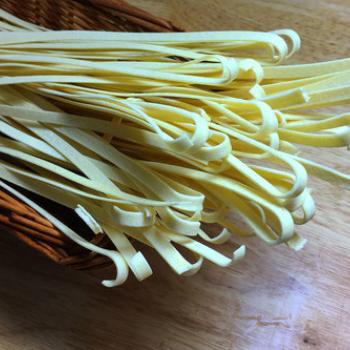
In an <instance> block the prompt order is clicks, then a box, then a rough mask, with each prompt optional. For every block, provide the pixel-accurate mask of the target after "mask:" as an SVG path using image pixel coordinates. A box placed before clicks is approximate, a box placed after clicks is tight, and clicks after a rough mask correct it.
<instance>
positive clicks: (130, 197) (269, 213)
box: [0, 11, 350, 287]
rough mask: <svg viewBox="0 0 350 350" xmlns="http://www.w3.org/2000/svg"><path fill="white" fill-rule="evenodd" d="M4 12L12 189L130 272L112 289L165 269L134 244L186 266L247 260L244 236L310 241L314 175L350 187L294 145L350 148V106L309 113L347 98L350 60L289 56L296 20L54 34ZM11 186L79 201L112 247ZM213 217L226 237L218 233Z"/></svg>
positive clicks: (187, 271)
mask: <svg viewBox="0 0 350 350" xmlns="http://www.w3.org/2000/svg"><path fill="white" fill-rule="evenodd" d="M0 17H1V22H0V28H1V34H0V153H1V155H2V157H1V160H0V178H1V179H2V180H4V181H5V182H4V181H1V182H0V186H2V187H4V188H5V189H6V190H8V191H10V192H11V193H13V194H14V195H15V196H17V197H18V198H20V199H21V200H23V201H24V202H26V203H27V204H29V205H30V206H32V207H33V208H34V209H35V210H37V211H38V212H39V213H40V214H41V215H42V216H44V217H46V218H47V219H48V220H50V221H51V222H52V223H53V224H54V225H55V226H56V227H57V228H58V229H59V230H61V231H62V232H63V233H64V234H66V235H67V236H68V237H70V238H71V239H72V240H73V241H75V242H76V243H77V244H80V245H82V246H83V247H85V248H87V249H89V250H92V251H95V252H97V253H99V254H102V255H105V256H107V257H109V258H111V259H112V260H113V262H114V264H115V266H116V268H117V275H116V278H115V279H114V280H107V281H103V284H104V285H106V286H109V287H110V286H116V285H119V284H121V283H123V282H124V281H125V280H126V279H127V277H128V273H129V270H131V271H132V273H133V274H134V275H135V276H136V278H137V279H138V280H140V281H141V280H143V279H145V278H147V277H148V276H150V275H151V274H152V268H151V266H150V264H149V263H148V261H147V260H146V258H145V257H144V255H143V253H142V251H138V250H136V249H135V247H134V245H133V242H135V241H139V242H141V243H142V244H144V245H148V246H150V247H152V248H153V249H154V250H156V251H157V252H158V253H159V254H160V255H161V257H162V258H163V259H164V260H165V261H166V262H167V263H168V264H169V265H170V267H171V268H172V269H173V270H174V271H175V272H176V273H178V274H183V275H191V274H193V273H196V272H197V271H198V270H199V269H200V267H201V265H202V263H203V261H204V260H209V261H211V262H213V263H214V264H217V265H219V266H228V265H230V264H231V263H233V262H235V261H238V260H240V259H241V258H242V257H243V256H244V255H245V246H244V245H241V246H239V247H238V248H236V249H235V250H234V251H233V254H232V256H230V257H227V256H225V255H223V254H222V253H220V252H219V250H218V249H216V248H215V245H216V246H217V247H219V245H222V244H224V243H226V242H227V243H226V244H229V243H228V240H230V239H231V241H233V242H235V239H236V238H237V237H239V236H242V237H247V236H258V237H259V238H261V239H262V240H264V241H265V242H266V243H267V244H271V245H274V244H278V243H286V244H287V245H288V246H289V247H291V248H293V249H296V250H298V249H300V248H301V247H302V246H303V245H304V243H305V240H304V239H303V238H301V237H300V236H299V235H298V234H297V232H296V225H302V224H304V223H306V222H308V221H309V220H310V219H311V218H312V216H313V214H314V211H315V206H314V202H313V199H312V197H311V192H310V189H309V188H308V187H307V182H308V173H311V174H313V175H316V176H319V177H320V178H323V179H326V180H327V181H331V182H334V183H336V184H338V185H340V186H343V187H344V188H349V184H350V177H349V175H346V174H342V173H340V172H338V171H336V170H334V169H331V168H328V167H326V166H324V165H320V164H317V163H315V162H312V161H310V160H306V159H304V158H302V157H301V156H300V154H299V150H298V148H297V147H296V146H295V144H303V145H310V146H317V147H343V146H349V143H350V132H349V130H350V129H349V124H350V114H349V113H344V114H341V115H332V114H329V113H328V114H322V113H314V112H310V111H308V110H311V109H313V110H314V109H316V108H321V107H327V106H334V105H339V104H345V103H348V102H349V99H350V84H349V81H350V79H349V78H350V59H343V60H339V61H332V62H323V63H316V64H306V65H281V63H282V62H284V61H285V60H286V59H288V58H289V57H290V56H291V55H293V54H294V53H295V52H296V51H297V50H298V49H299V47H300V40H299V37H298V35H297V34H296V33H295V32H294V31H291V30H279V31H275V32H270V33H261V32H237V31H228V32H198V33H161V34H159V33H112V32H87V31H47V30H45V29H43V28H39V27H37V26H34V25H32V24H29V23H26V22H23V21H21V20H19V19H17V18H15V17H13V16H11V15H9V14H8V13H6V12H3V11H1V12H0ZM288 43H289V44H288ZM5 156H6V157H5ZM11 183H13V184H16V185H18V186H20V187H22V188H24V189H26V190H29V191H31V192H34V193H37V194H40V195H41V196H43V197H46V198H49V199H50V200H53V201H55V202H57V203H60V204H61V205H64V206H66V207H69V208H72V209H74V210H75V212H76V214H77V220H79V218H80V219H82V220H84V221H85V223H86V224H87V225H88V226H89V227H90V228H91V230H92V231H93V232H94V233H95V234H97V233H101V232H105V233H106V234H107V235H108V236H109V238H110V239H111V241H112V242H113V244H114V246H115V250H108V249H103V248H100V247H98V246H96V245H93V244H91V243H89V242H87V241H86V240H85V239H84V238H82V237H81V236H80V235H79V234H78V233H77V232H74V231H72V230H71V229H70V228H69V227H67V226H66V225H65V224H64V223H62V222H61V221H60V220H58V219H57V218H55V217H54V216H53V215H52V214H51V213H49V212H47V211H46V210H45V209H44V208H41V207H40V206H39V205H38V204H36V203H34V202H33V201H32V200H31V199H29V198H27V197H25V196H24V195H23V194H21V193H19V192H18V191H17V190H15V189H14V188H12V187H11V185H10V184H11ZM230 213H235V215H237V216H238V217H240V218H241V219H242V221H243V222H244V223H245V224H244V225H243V226H242V225H240V224H238V222H232V220H231V221H230V220H229V219H228V215H229V214H230ZM214 223H215V224H218V225H220V227H221V231H220V232H219V233H218V234H217V235H216V236H213V235H211V234H209V233H208V232H206V229H205V227H206V225H210V224H214ZM202 224H204V225H202ZM179 246H182V248H183V249H186V250H187V251H189V253H191V254H192V255H193V259H191V260H188V258H186V257H185V256H184V255H183V254H182V250H181V251H180V250H179V248H177V247H179ZM186 256H187V255H186Z"/></svg>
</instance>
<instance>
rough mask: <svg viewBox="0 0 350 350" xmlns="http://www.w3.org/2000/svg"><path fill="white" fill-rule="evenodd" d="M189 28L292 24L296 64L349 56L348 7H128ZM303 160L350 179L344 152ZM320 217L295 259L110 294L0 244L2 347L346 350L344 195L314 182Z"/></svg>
mask: <svg viewBox="0 0 350 350" xmlns="http://www.w3.org/2000/svg"><path fill="white" fill-rule="evenodd" d="M132 3H134V4H137V5H139V6H142V7H144V8H145V9H147V10H150V11H152V12H153V13H156V14H160V15H162V16H164V17H167V18H169V19H171V20H173V21H174V22H176V23H177V24H179V25H181V26H183V27H185V28H186V29H188V30H191V29H192V30H209V29H245V30H272V29H274V28H285V27H290V28H294V29H296V30H297V31H298V32H299V33H300V35H301V37H302V40H303V48H302V51H301V53H300V54H299V55H298V60H299V61H300V62H301V61H303V62H305V61H313V60H326V59H332V58H340V57H346V56H350V29H349V28H350V2H349V0H337V1H335V0H332V1H326V0H307V1H306V0H294V1H288V0H278V1H277V0H276V1H271V0H270V1H263V0H261V1H258V0H252V1H249V0H241V1H237V0H222V1H212V0H205V1H204V0H202V1H196V0H162V1H157V0H148V1H146V0H143V1H142V0H133V1H132ZM309 154H310V157H312V158H313V159H317V160H320V161H323V162H325V163H328V164H333V165H334V166H335V167H336V168H338V169H341V170H344V171H348V172H349V171H350V160H349V154H346V151H344V150H340V151H338V150H336V151H335V150H333V151H330V150H322V152H321V151H317V150H316V151H315V150H314V151H312V152H310V153H309ZM312 187H313V189H314V196H315V198H316V200H317V204H318V213H317V215H316V217H315V219H314V221H313V222H312V223H309V224H307V225H306V226H305V227H302V228H301V229H300V232H301V233H302V234H303V235H304V236H305V237H306V238H307V239H308V240H309V243H308V245H307V246H306V247H305V249H304V250H302V251H301V252H298V253H295V252H293V251H290V250H288V249H287V248H286V247H284V246H279V247H275V248H271V247H270V248H269V247H266V245H264V244H263V243H261V242H258V241H256V242H254V243H252V245H251V246H250V249H249V251H248V254H247V258H246V259H245V261H244V262H242V263H241V264H239V265H237V266H234V267H231V268H226V269H221V268H218V267H216V266H212V265H210V264H207V265H206V266H205V267H204V268H203V270H202V271H201V272H200V273H199V274H198V275H196V276H194V277H191V278H188V277H187V278H186V277H182V278H181V277H177V276H175V275H174V274H173V273H172V272H171V271H169V269H168V268H167V266H165V264H164V263H161V262H159V263H157V265H159V266H158V267H157V269H156V271H155V274H154V276H153V277H152V278H150V279H148V280H146V281H145V282H144V283H142V284H141V283H138V282H136V281H134V280H130V281H129V282H127V284H126V285H124V286H122V287H119V288H117V289H106V288H104V287H102V286H101V285H100V284H99V283H98V281H96V280H93V279H92V278H91V277H90V276H87V275H85V274H84V273H79V272H75V271H71V270H68V269H66V268H63V267H60V266H56V265H54V264H53V263H50V262H48V261H47V260H46V259H45V258H43V257H41V256H38V255H36V254H35V253H34V252H32V251H30V249H27V248H26V247H23V246H21V245H19V244H17V242H15V241H14V240H12V239H8V238H7V237H6V235H5V234H3V238H2V239H1V240H0V249H1V254H0V276H1V283H0V349H1V350H17V349H21V350H22V349H23V350H47V349H52V350H75V349H82V350H96V349H98V350H100V349H101V350H112V349H113V350H129V349H130V350H156V349H159V350H189V349H192V350H214V349H215V350H219V349H220V350H229V349H230V350H231V349H232V350H233V349H234V350H265V349H269V350H274V349H276V350H283V349H284V350H292V349H293V350H294V349H305V350H307V349H324V350H330V349H331V350H348V349H350V208H349V203H350V201H349V198H350V195H349V192H347V193H346V192H345V191H343V190H340V189H337V188H334V187H332V186H330V185H328V184H325V183H323V182H321V181H317V180H313V181H312Z"/></svg>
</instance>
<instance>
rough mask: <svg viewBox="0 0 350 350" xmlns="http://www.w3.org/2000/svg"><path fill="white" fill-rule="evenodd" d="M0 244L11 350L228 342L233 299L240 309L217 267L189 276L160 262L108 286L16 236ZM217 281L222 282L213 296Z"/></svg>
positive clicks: (4, 329)
mask: <svg viewBox="0 0 350 350" xmlns="http://www.w3.org/2000/svg"><path fill="white" fill-rule="evenodd" d="M0 249H1V252H2V253H1V255H0V276H1V286H0V314H1V320H0V323H1V324H0V334H1V337H2V338H4V339H6V342H8V344H9V345H8V349H17V348H18V349H22V348H23V349H32V348H33V349H35V350H41V349H45V350H46V349H48V348H50V349H53V350H65V349H84V350H89V349H92V350H93V349H107V350H108V349H121V350H127V349H133V350H138V349H142V350H143V349H145V350H147V349H152V350H154V349H181V350H182V349H183V350H185V349H209V348H210V349H211V348H213V349H216V348H218V349H221V348H227V347H230V346H231V343H232V336H231V333H232V322H231V324H230V321H232V318H234V312H232V310H233V311H234V310H235V303H238V304H237V309H238V308H239V293H238V292H237V291H236V290H234V289H232V287H231V286H230V285H227V286H225V285H224V282H223V281H224V280H225V275H224V273H223V272H222V271H221V270H220V269H218V268H217V267H213V268H215V269H218V273H215V275H214V274H210V273H208V271H203V272H202V273H200V274H199V275H196V276H193V277H191V278H186V277H179V276H176V275H175V274H174V273H172V271H170V269H169V267H168V266H166V265H165V263H164V262H163V261H161V260H160V259H159V260H157V259H156V260H154V261H153V262H152V266H156V268H155V269H154V270H155V273H154V275H153V276H152V277H151V278H150V279H148V280H146V281H144V282H143V283H139V282H137V281H135V280H134V279H130V280H129V281H128V282H127V283H126V284H125V285H123V286H122V287H119V288H114V289H107V288H105V287H102V286H101V285H100V282H99V281H98V280H96V279H93V278H92V277H90V276H88V275H87V274H85V273H82V272H77V271H72V270H70V269H68V268H65V267H61V266H57V265H55V264H54V263H51V262H50V261H48V260H47V259H46V258H43V257H41V256H38V255H37V254H36V253H35V252H33V251H31V250H30V249H28V248H27V247H25V246H22V245H21V244H19V243H18V242H17V241H15V240H13V241H12V239H10V240H9V239H6V240H4V241H3V240H1V241H0ZM210 268H211V267H210ZM204 270H207V269H204ZM231 273H232V271H231ZM213 283H215V285H218V290H216V291H215V293H213ZM226 304H227V305H230V308H229V309H228V308H227V307H225V305H226ZM223 306H224V307H223ZM227 311H228V312H227ZM228 318H229V319H228ZM182 336H183V337H182ZM208 342H209V343H208ZM210 344H212V345H213V347H211V346H210ZM5 349H6V348H5Z"/></svg>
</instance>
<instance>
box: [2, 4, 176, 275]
mask: <svg viewBox="0 0 350 350" xmlns="http://www.w3.org/2000/svg"><path fill="white" fill-rule="evenodd" d="M0 8H1V9H3V10H5V11H7V12H9V13H11V14H13V15H15V16H17V17H19V18H21V19H23V20H25V21H28V22H32V23H35V24H37V25H40V26H43V27H46V28H50V29H54V30H63V29H64V30H78V29H80V30H82V29H84V30H105V31H107V30H108V31H124V32H126V31H130V32H141V31H153V32H167V31H180V29H179V28H177V27H175V26H174V25H173V24H172V23H170V22H169V21H166V20H163V19H161V18H157V17H155V16H153V15H151V14H150V13H148V12H146V11H144V10H141V9H139V8H137V7H134V6H131V5H129V4H128V3H126V2H124V1H120V0H90V1H87V0H26V1H18V0H0ZM11 186H13V185H11ZM16 189H17V190H18V191H19V192H21V193H23V194H24V195H26V196H27V197H29V198H31V199H32V200H33V201H34V202H36V203H38V204H39V205H40V206H42V207H43V208H45V209H46V210H47V211H49V212H50V213H52V214H53V215H55V216H56V217H57V218H58V219H60V220H61V221H62V222H64V223H65V224H67V225H68V226H69V227H71V228H72V229H73V230H76V232H79V234H80V235H82V236H83V237H84V238H85V239H87V240H89V241H90V242H91V243H94V244H95V245H98V246H100V247H104V248H112V247H113V246H112V243H111V241H110V240H109V238H108V237H107V236H106V235H105V234H98V235H94V234H93V233H92V232H91V230H90V229H89V228H88V227H87V226H86V224H85V223H84V222H83V221H82V220H81V219H80V218H79V216H78V215H76V213H75V212H74V211H72V210H71V209H68V208H66V207H63V206H61V205H59V204H57V203H54V202H52V201H50V200H47V199H44V198H42V197H40V196H37V195H35V194H33V193H29V192H28V191H25V190H23V189H21V188H16ZM0 226H3V227H4V228H6V230H5V231H6V232H10V233H11V234H13V235H14V236H15V237H17V238H18V239H20V240H21V241H22V242H24V243H25V244H27V245H28V246H30V247H31V248H33V249H35V250H36V251H38V252H40V253H42V254H44V255H45V256H46V257H48V258H49V259H51V260H53V261H54V262H56V263H58V264H62V265H69V266H71V267H73V268H75V269H78V270H97V269H102V268H103V269H104V268H107V267H110V266H111V265H112V264H113V263H112V262H111V261H110V259H108V258H106V257H104V256H101V255H99V254H97V253H95V252H90V251H89V250H87V249H85V248H83V247H81V246H79V245H77V244H76V243H75V242H73V241H71V240H70V239H69V238H67V237H66V236H65V235H64V234H63V233H61V232H60V231H59V230H57V229H56V228H55V227H54V225H53V224H52V223H51V222H49V221H48V220H47V219H45V218H43V217H42V216H41V215H40V214H38V213H37V212H36V211H35V210H33V209H32V208H30V207H29V206H27V205H26V204H24V203H22V202H21V201H19V200H18V199H16V198H15V197H13V195H12V194H10V193H7V192H6V191H4V190H2V189H1V190H0Z"/></svg>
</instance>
